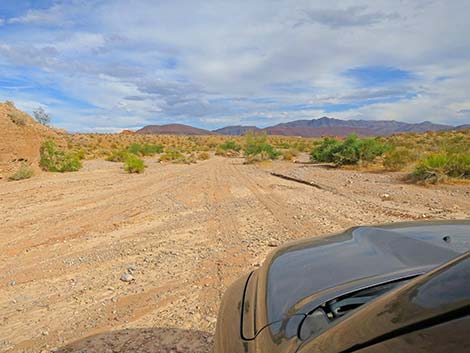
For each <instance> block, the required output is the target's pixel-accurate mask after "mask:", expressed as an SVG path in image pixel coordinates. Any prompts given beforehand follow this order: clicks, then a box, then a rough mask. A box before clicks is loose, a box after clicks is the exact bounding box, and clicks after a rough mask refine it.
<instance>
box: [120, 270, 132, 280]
mask: <svg viewBox="0 0 470 353" xmlns="http://www.w3.org/2000/svg"><path fill="white" fill-rule="evenodd" d="M120 280H121V281H123V282H132V281H134V280H135V278H134V276H132V275H131V274H130V273H129V272H124V273H123V274H122V275H121V278H120Z"/></svg>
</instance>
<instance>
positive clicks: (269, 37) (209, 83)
mask: <svg viewBox="0 0 470 353" xmlns="http://www.w3.org/2000/svg"><path fill="white" fill-rule="evenodd" d="M468 13H470V2H468V1H465V0H455V1H452V2H438V1H428V0H419V1H418V0H403V1H401V2H390V1H385V0H377V1H374V2H371V1H365V0H354V1H353V0H344V1H338V0H331V1H329V2H328V4H326V5H325V3H324V2H322V3H319V2H312V1H309V0H299V1H296V2H295V3H294V2H292V1H289V0H276V1H271V0H259V1H239V2H231V1H216V0H208V1H204V2H197V1H172V2H155V1H150V0H140V1H131V2H129V1H127V0H126V1H125V0H116V1H83V0H74V1H71V2H60V3H57V4H56V5H53V6H51V7H50V8H49V9H42V10H38V9H30V10H29V11H27V12H26V13H24V14H22V15H19V16H17V17H15V18H10V19H7V21H6V23H5V26H4V27H3V28H5V29H10V28H11V31H9V32H4V33H3V34H2V45H0V54H1V55H0V64H2V65H3V67H6V68H10V72H9V73H8V74H7V75H6V77H9V76H11V75H10V74H18V75H23V72H24V70H23V69H15V67H16V65H22V66H26V67H28V68H29V69H30V71H35V70H37V71H40V72H42V73H43V74H44V75H39V74H38V75H31V76H30V79H31V80H38V81H37V82H36V81H35V83H38V84H43V83H45V82H46V83H47V84H49V85H50V84H52V85H53V87H54V90H56V91H60V92H61V93H62V94H63V95H64V96H67V97H71V98H74V99H76V100H79V101H83V102H85V103H88V104H89V105H91V106H93V107H95V108H94V109H96V111H95V112H94V113H93V112H91V113H90V112H87V116H88V115H90V116H98V115H99V116H101V117H105V116H106V117H112V116H115V117H116V119H118V120H119V124H117V123H114V122H113V121H112V120H110V119H105V118H101V119H98V121H101V122H100V123H99V124H108V125H109V127H113V128H116V127H121V126H122V127H125V126H126V124H127V126H133V125H134V124H137V123H143V122H146V121H148V120H149V119H151V118H155V119H159V120H160V121H169V120H171V119H173V120H178V121H187V122H192V123H194V124H195V125H198V124H201V125H207V126H208V127H216V125H223V122H224V121H226V122H227V123H228V122H230V123H234V122H235V121H236V120H237V119H238V121H241V122H245V121H252V120H250V119H255V118H254V117H259V118H260V119H261V120H259V121H260V122H261V123H263V122H264V123H266V122H267V121H272V122H277V121H281V120H282V121H286V120H289V119H295V118H313V117H318V116H319V115H326V112H325V108H322V106H323V105H333V104H355V105H354V106H352V107H351V108H350V109H346V108H344V109H342V111H341V112H336V113H330V114H328V115H331V116H336V117H347V118H358V117H362V118H367V119H376V118H384V119H390V118H396V119H400V120H408V121H418V120H419V121H420V120H434V121H439V122H449V123H463V122H465V121H464V120H465V119H467V115H466V113H464V111H465V110H466V109H468V107H469V102H470V98H469V96H468V92H470V74H469V67H468V62H470V42H469V41H468V40H467V38H466V33H468V31H469V30H470V24H469V22H468V19H467V14H468ZM9 25H12V26H11V27H8V26H9ZM17 27H21V30H18V31H15V28H17ZM367 66H385V67H394V68H398V69H401V70H405V71H409V72H411V73H413V76H414V78H413V80H410V81H409V82H405V83H403V82H397V83H395V82H393V83H390V84H389V85H385V86H382V87H358V84H357V82H355V81H354V80H352V79H351V78H350V77H346V76H345V75H343V74H342V73H343V72H344V71H346V70H348V69H351V68H357V67H367ZM5 70H6V69H5ZM15 70H17V71H15ZM2 74H3V76H5V74H6V72H3V73H2ZM13 94H18V93H13ZM44 94H45V93H44ZM11 98H12V99H14V97H11ZM64 104H65V103H64ZM296 105H298V106H300V108H298V109H288V108H289V107H291V106H296ZM302 106H311V108H308V107H307V108H305V109H302ZM286 107H287V108H286ZM73 109H75V108H74V106H71V108H70V111H69V112H67V110H66V109H64V106H62V107H61V112H60V114H61V116H62V120H61V121H62V122H61V123H63V124H64V125H65V121H67V119H68V120H74V121H73V122H67V126H74V128H75V129H76V128H79V126H82V127H83V128H84V127H85V126H87V124H92V125H97V124H98V123H96V122H95V121H94V120H93V119H91V118H90V119H89V120H87V119H88V118H87V119H82V118H81V117H80V116H79V114H74V112H73ZM90 109H91V110H92V109H93V108H90ZM93 114H94V115H93ZM138 117H140V118H138ZM126 119H127V120H126ZM156 121H158V120H156ZM102 128H106V126H102Z"/></svg>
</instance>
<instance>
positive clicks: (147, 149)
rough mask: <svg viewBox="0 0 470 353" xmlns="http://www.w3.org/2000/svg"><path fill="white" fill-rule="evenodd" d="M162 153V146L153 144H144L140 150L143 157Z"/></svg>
mask: <svg viewBox="0 0 470 353" xmlns="http://www.w3.org/2000/svg"><path fill="white" fill-rule="evenodd" d="M162 152H163V146H162V145H153V144H148V143H146V144H144V145H143V146H142V148H141V150H140V153H141V154H142V155H143V156H154V155H156V154H157V153H162Z"/></svg>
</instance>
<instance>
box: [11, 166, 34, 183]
mask: <svg viewBox="0 0 470 353" xmlns="http://www.w3.org/2000/svg"><path fill="white" fill-rule="evenodd" d="M33 174H34V171H33V168H31V166H30V165H28V164H27V163H26V162H22V163H21V166H20V168H19V169H18V170H17V171H16V172H15V174H13V175H12V176H10V178H9V180H11V181H18V180H24V179H29V178H31V177H32V176H33Z"/></svg>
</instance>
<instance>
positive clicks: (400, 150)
mask: <svg viewBox="0 0 470 353" xmlns="http://www.w3.org/2000/svg"><path fill="white" fill-rule="evenodd" d="M415 160H416V153H415V152H414V151H412V150H410V149H408V148H406V147H397V148H394V149H392V150H390V151H387V152H386V153H385V154H384V159H383V166H384V167H385V169H387V170H392V171H398V170H402V169H403V168H404V167H405V166H406V165H407V164H408V163H411V162H413V161H415Z"/></svg>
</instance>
